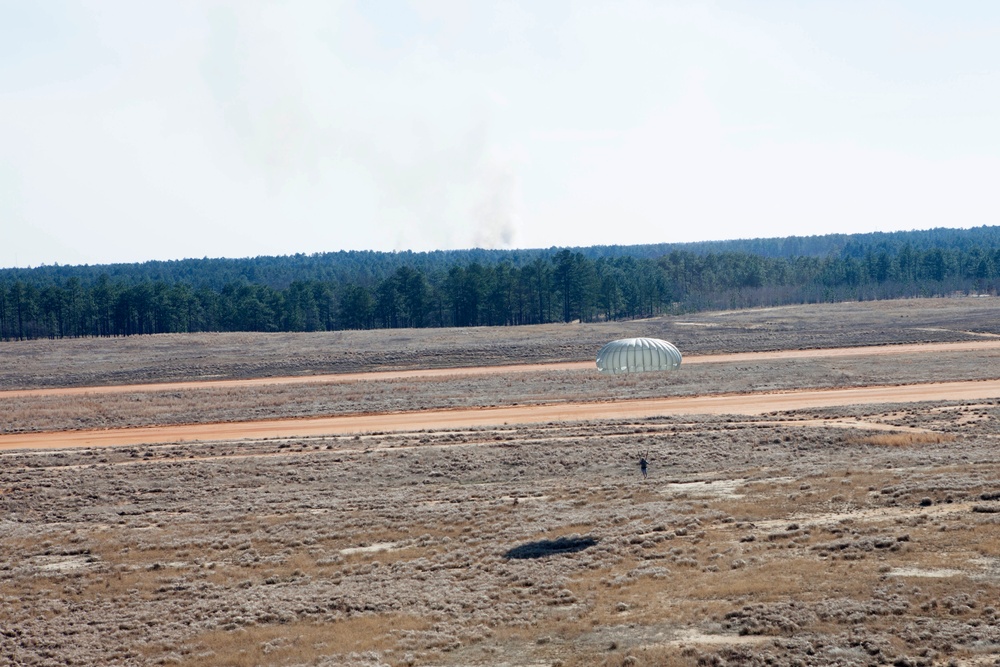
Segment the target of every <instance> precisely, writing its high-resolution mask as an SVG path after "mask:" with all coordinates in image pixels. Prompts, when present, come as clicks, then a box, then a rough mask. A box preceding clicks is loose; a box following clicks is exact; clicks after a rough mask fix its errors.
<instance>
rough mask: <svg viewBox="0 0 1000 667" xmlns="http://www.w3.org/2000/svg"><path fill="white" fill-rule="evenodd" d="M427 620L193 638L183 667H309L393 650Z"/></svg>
mask: <svg viewBox="0 0 1000 667" xmlns="http://www.w3.org/2000/svg"><path fill="white" fill-rule="evenodd" d="M428 627H429V623H428V621H427V620H425V619H421V618H417V617H414V616H410V615H406V614H392V615H381V616H377V615H369V616H357V617H354V618H347V619H344V620H341V621H335V622H332V623H312V622H293V623H288V624H284V625H266V626H248V627H240V628H238V629H236V630H232V631H227V630H216V631H212V632H208V633H205V634H202V635H200V636H198V637H195V638H193V639H192V641H191V642H190V644H189V646H190V647H191V648H190V653H191V654H190V655H188V656H185V658H184V664H186V665H191V666H192V667H256V666H258V665H273V666H275V667H278V666H281V665H301V664H309V663H310V662H313V661H315V660H316V659H318V658H321V657H324V656H336V655H346V654H348V653H360V652H364V651H369V650H372V649H375V648H378V649H380V650H383V651H385V650H390V649H392V647H393V645H394V643H395V641H396V638H397V637H398V633H399V632H400V631H405V630H425V629H427V628H428Z"/></svg>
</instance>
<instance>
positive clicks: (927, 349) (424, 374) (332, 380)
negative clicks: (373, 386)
mask: <svg viewBox="0 0 1000 667" xmlns="http://www.w3.org/2000/svg"><path fill="white" fill-rule="evenodd" d="M995 349H1000V340H984V341H963V342H958V343H919V344H907V345H879V346H872V347H837V348H817V349H810V350H777V351H772V352H740V353H733V354H708V355H691V356H685V357H684V364H685V365H692V364H711V363H733V362H753V361H765V360H769V359H803V358H827V357H860V356H873V355H890V354H933V353H939V352H974V351H981V350H995ZM595 369H596V367H595V365H594V362H593V361H567V362H560V363H548V364H516V365H514V364H512V365H506V366H474V367H465V368H427V369H419V370H408V371H374V372H367V373H335V374H324V375H293V376H285V377H266V378H249V379H235V380H193V381H186V382H161V383H148V384H128V385H111V386H99V387H48V388H43V389H15V390H8V391H0V398H19V397H27V396H79V395H84V394H119V393H135V392H152V391H180V390H186V389H227V388H238V387H254V386H261V385H289V384H336V383H348V382H361V381H366V380H395V379H419V378H439V377H465V376H472V375H487V374H500V373H532V372H535V373H537V372H539V371H567V370H595Z"/></svg>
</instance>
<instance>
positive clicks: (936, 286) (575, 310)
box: [0, 227, 1000, 340]
mask: <svg viewBox="0 0 1000 667" xmlns="http://www.w3.org/2000/svg"><path fill="white" fill-rule="evenodd" d="M998 283H1000V227H978V228H973V229H965V230H962V229H934V230H927V231H912V232H892V233H874V234H855V235H840V234H837V235H826V236H813V237H787V238H780V239H749V240H735V241H718V242H704V243H688V244H656V245H637V246H593V247H588V248H549V249H537V250H482V249H474V250H456V251H435V252H428V253H416V252H393V253H387V252H375V251H343V252H336V253H319V254H313V255H303V254H299V255H292V256H279V257H255V258H244V259H209V258H205V259H185V260H177V261H155V262H144V263H138V264H112V265H96V266H89V265H88V266H59V265H54V266H41V267H37V268H31V269H3V270H0V339H2V340H18V339H30V338H46V337H48V338H61V337H77V336H128V335H135V334H150V333H178V332H195V331H329V330H336V329H368V328H395V327H447V326H459V327H466V326H504V325H519V324H540V323H547V322H569V321H573V320H581V321H596V320H618V319H631V318H640V317H651V316H655V315H662V314H667V313H681V312H691V311H698V310H711V309H720V310H724V309H734V308H748V307H757V306H775V305H786V304H796V303H817V302H831V301H845V300H873V299H890V298H900V297H914V296H939V295H945V294H951V293H955V292H964V293H987V294H996V292H997V286H998Z"/></svg>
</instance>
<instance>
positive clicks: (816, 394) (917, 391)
mask: <svg viewBox="0 0 1000 667" xmlns="http://www.w3.org/2000/svg"><path fill="white" fill-rule="evenodd" d="M991 398H1000V380H993V381H976V382H939V383H932V384H916V385H902V386H889V387H852V388H846V389H824V390H810V391H789V392H775V393H760V394H734V395H714V396H690V397H672V398H665V399H646V400H636V401H609V402H605V403H555V404H544V405H523V406H511V407H503V408H476V409H471V410H470V409H460V410H422V411H415V412H400V413H391V414H369V415H347V416H338V417H322V418H316V419H281V420H263V421H253V422H239V423H223V424H187V425H180V426H157V427H146V428H133V429H109V430H100V431H65V432H58V433H25V434H11V435H4V436H0V450H9V449H38V448H65V447H106V446H115V445H140V444H154V443H166V442H184V441H215V440H244V439H261V438H294V437H315V436H322V435H343V434H349V433H363V432H371V431H418V430H423V429H427V430H437V429H453V428H468V427H477V426H500V425H510V424H539V423H544V422H554V421H578V420H595V419H642V418H647V417H656V416H666V415H685V414H711V415H724V414H741V415H759V414H765V413H768V412H778V411H785V410H802V409H811V408H827V407H838V406H845V405H857V404H886V403H916V402H923V401H969V400H982V399H991Z"/></svg>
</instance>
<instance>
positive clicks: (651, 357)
mask: <svg viewBox="0 0 1000 667" xmlns="http://www.w3.org/2000/svg"><path fill="white" fill-rule="evenodd" d="M680 365H681V352H680V350H678V349H677V348H676V347H674V345H673V344H672V343H668V342H667V341H665V340H660V339H659V338H623V339H621V340H613V341H611V342H610V343H608V344H607V345H605V346H604V347H602V348H601V351H600V352H598V353H597V370H599V371H601V372H602V373H641V372H643V371H672V370H674V369H675V368H677V367H679V366H680Z"/></svg>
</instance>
